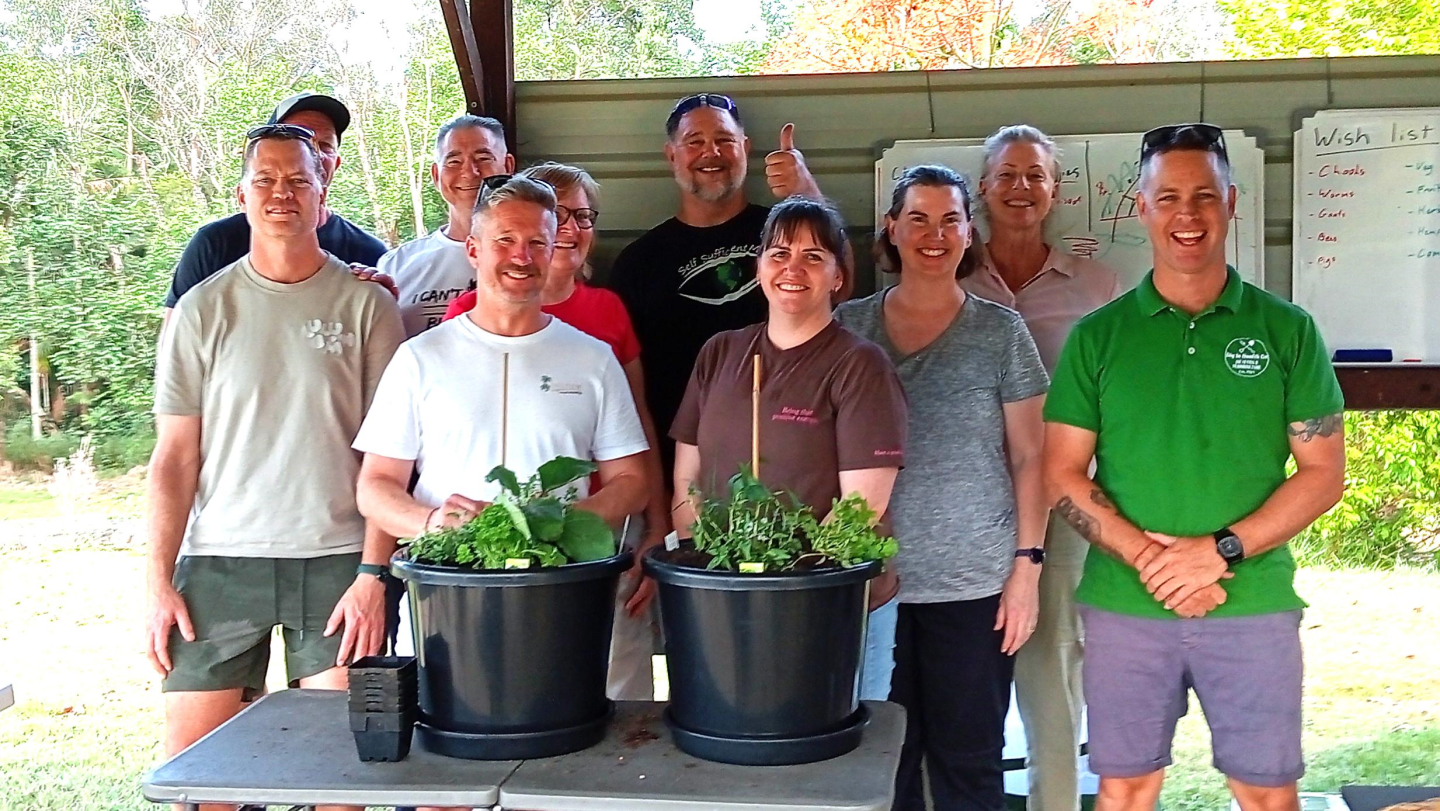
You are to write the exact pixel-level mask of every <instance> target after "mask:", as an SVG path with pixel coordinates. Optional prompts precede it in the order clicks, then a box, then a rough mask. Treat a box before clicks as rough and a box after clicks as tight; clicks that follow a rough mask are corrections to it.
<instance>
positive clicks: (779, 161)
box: [765, 124, 820, 200]
mask: <svg viewBox="0 0 1440 811" xmlns="http://www.w3.org/2000/svg"><path fill="white" fill-rule="evenodd" d="M765 181H766V182H767V183H769V184H770V191H771V192H772V193H773V194H774V195H775V197H776V198H777V199H780V200H784V199H785V198H786V197H789V196H791V195H794V194H799V195H802V196H805V197H813V198H815V199H819V198H820V186H819V184H817V183H816V182H815V178H814V176H813V175H811V174H810V168H809V167H807V166H806V165H805V156H804V155H803V154H801V153H800V150H798V149H796V148H795V125H794V124H786V125H785V126H784V127H782V128H781V129H780V148H779V149H778V150H776V151H774V152H771V153H770V154H769V155H766V156H765Z"/></svg>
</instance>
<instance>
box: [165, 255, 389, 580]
mask: <svg viewBox="0 0 1440 811" xmlns="http://www.w3.org/2000/svg"><path fill="white" fill-rule="evenodd" d="M404 339H405V334H404V332H403V330H402V329H401V326H400V314H399V312H398V311H397V309H396V307H395V300H394V299H393V298H391V296H390V294H389V293H388V292H386V291H385V289H384V288H383V287H381V286H380V285H378V284H371V283H370V282H362V281H360V280H358V279H356V278H355V277H354V276H353V275H352V274H351V273H350V270H349V268H348V267H347V266H346V265H345V263H343V262H341V261H340V260H338V259H336V258H335V257H333V256H331V257H329V259H328V261H327V262H326V264H325V266H324V267H322V268H320V270H319V271H318V272H316V273H315V275H313V276H311V277H310V278H308V279H306V280H304V281H301V282H295V283H293V284H283V283H281V282H275V281H271V280H270V279H267V278H265V277H264V276H261V275H260V274H259V273H257V272H256V271H255V268H254V267H253V266H252V265H251V264H250V258H249V256H246V257H245V258H243V259H241V260H240V261H238V262H236V263H235V264H233V265H230V266H229V267H226V268H225V269H224V270H221V271H220V272H218V273H216V274H215V275H214V276H211V277H210V278H208V279H206V280H205V281H203V282H201V283H200V284H197V285H195V287H193V288H191V289H190V291H189V292H188V293H186V294H185V295H183V296H181V297H180V300H179V301H178V302H177V303H176V305H175V312H174V313H173V314H172V315H171V317H170V323H169V325H168V326H167V327H166V329H165V334H164V337H163V339H162V340H161V344H160V353H159V363H158V365H157V368H156V373H155V413H156V414H171V415H177V416H190V417H199V418H200V477H199V482H198V485H197V489H196V491H195V504H194V507H193V509H192V512H191V516H190V523H189V525H188V526H187V527H186V530H185V540H184V544H183V546H182V548H181V554H183V555H217V556H224V557H262V558H312V557H321V556H324V555H338V554H342V553H348V552H358V551H360V549H361V547H362V546H363V545H364V534H365V519H364V518H363V517H361V515H360V510H359V509H358V508H357V507H356V505H355V483H356V479H357V478H358V477H359V474H360V458H359V456H358V455H357V454H356V453H355V452H354V451H353V450H351V449H350V443H351V442H352V441H353V440H354V439H355V433H356V432H357V431H359V430H360V423H361V421H362V420H363V419H364V418H365V409H366V408H367V407H368V406H369V405H370V400H371V398H372V397H373V396H374V393H375V390H376V387H377V386H378V385H379V382H380V379H381V374H382V372H384V370H385V365H386V363H388V362H389V360H390V356H391V355H392V354H394V352H395V347H397V346H398V345H399V344H400V342H401V341H402V340H404Z"/></svg>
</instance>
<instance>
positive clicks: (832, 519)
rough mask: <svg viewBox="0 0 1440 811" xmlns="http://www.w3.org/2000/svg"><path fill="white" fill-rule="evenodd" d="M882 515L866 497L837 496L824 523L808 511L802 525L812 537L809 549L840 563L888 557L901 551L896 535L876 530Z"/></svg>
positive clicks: (853, 562) (806, 534) (802, 528)
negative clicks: (886, 534) (841, 497)
mask: <svg viewBox="0 0 1440 811" xmlns="http://www.w3.org/2000/svg"><path fill="white" fill-rule="evenodd" d="M879 520H880V516H878V515H876V514H875V511H874V510H872V509H871V508H870V505H869V504H867V503H866V502H865V500H864V499H862V498H859V497H857V496H853V495H852V496H849V497H847V498H843V499H837V500H836V501H835V503H834V505H833V506H832V507H831V509H830V515H829V516H827V517H826V520H825V521H824V522H820V521H816V520H815V516H813V515H811V514H809V513H807V514H806V515H805V517H804V520H803V523H802V525H801V530H802V531H803V532H804V533H805V537H806V538H808V539H809V540H810V551H812V552H814V553H816V554H818V555H824V556H825V557H826V558H828V559H830V560H833V561H835V562H836V563H839V564H840V565H841V566H854V565H856V564H858V563H865V562H867V561H871V560H889V559H890V558H893V557H895V555H896V553H897V552H899V551H900V546H899V544H897V543H896V542H895V539H894V538H889V537H886V536H883V535H880V534H879V533H877V532H875V529H874V527H875V523H876V522H877V521H879Z"/></svg>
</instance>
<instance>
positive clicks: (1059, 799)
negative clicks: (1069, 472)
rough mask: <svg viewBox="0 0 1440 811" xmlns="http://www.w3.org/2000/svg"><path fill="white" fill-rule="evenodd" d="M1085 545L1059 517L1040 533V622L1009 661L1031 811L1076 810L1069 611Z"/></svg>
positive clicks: (1081, 638)
mask: <svg viewBox="0 0 1440 811" xmlns="http://www.w3.org/2000/svg"><path fill="white" fill-rule="evenodd" d="M1089 548H1090V544H1089V543H1088V542H1087V541H1086V540H1085V539H1084V538H1082V537H1080V536H1079V535H1078V534H1077V533H1076V532H1075V530H1074V529H1071V528H1070V526H1069V525H1068V524H1066V523H1065V522H1064V521H1063V520H1061V519H1060V518H1059V517H1058V516H1055V515H1051V516H1050V526H1049V528H1048V529H1047V530H1046V533H1045V567H1044V568H1043V569H1042V570H1041V573H1040V621H1039V623H1038V624H1037V625H1036V627H1035V634H1034V635H1033V636H1031V637H1030V641H1028V642H1026V643H1025V645H1024V647H1022V648H1021V649H1020V652H1019V653H1018V654H1017V655H1016V657H1015V695H1016V699H1017V701H1018V702H1019V705H1020V719H1021V720H1022V721H1024V723H1025V739H1026V740H1027V741H1028V742H1029V749H1030V754H1029V775H1030V798H1029V805H1028V807H1029V810H1030V811H1079V808H1080V789H1079V767H1078V763H1077V760H1078V757H1077V756H1078V754H1079V737H1080V734H1079V733H1080V711H1081V709H1082V708H1083V707H1084V706H1085V700H1084V697H1083V695H1082V692H1081V678H1080V674H1081V670H1080V668H1081V656H1082V653H1083V652H1084V648H1085V633H1084V630H1083V629H1082V627H1081V624H1080V618H1079V615H1078V614H1077V613H1076V611H1075V587H1076V586H1077V585H1079V583H1080V574H1081V570H1082V569H1083V568H1084V563H1085V554H1086V552H1087V551H1089Z"/></svg>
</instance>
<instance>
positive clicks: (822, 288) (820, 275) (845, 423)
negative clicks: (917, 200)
mask: <svg viewBox="0 0 1440 811" xmlns="http://www.w3.org/2000/svg"><path fill="white" fill-rule="evenodd" d="M846 257H847V252H846V240H845V230H844V224H843V223H842V221H841V220H840V215H839V214H838V213H837V212H836V211H835V210H834V209H833V208H831V207H830V206H828V205H826V204H824V203H821V202H817V201H815V200H810V199H807V198H802V197H791V198H789V199H788V200H785V201H784V202H782V203H780V204H779V205H777V206H775V208H773V209H771V211H770V216H769V218H768V219H767V220H766V221H765V230H764V233H763V234H762V236H761V240H760V258H759V261H758V272H757V276H758V278H759V281H760V288H761V290H762V291H763V292H764V294H765V299H766V301H767V302H768V307H769V317H768V319H767V320H766V321H765V322H764V323H761V324H756V325H755V326H753V327H746V328H744V329H739V330H733V331H730V332H722V333H720V334H718V335H716V336H715V337H713V338H711V339H710V340H709V342H707V343H706V344H705V347H704V348H703V349H702V350H701V351H700V357H699V358H698V359H697V360H696V362H695V369H694V371H693V372H692V373H691V375H690V384H689V386H688V388H687V389H686V391H685V398H684V400H683V401H682V402H681V405H680V411H679V413H678V414H677V415H676V417H675V422H674V424H673V426H672V427H671V428H670V436H671V437H673V438H674V439H675V442H676V446H675V502H674V511H673V514H672V518H673V519H674V522H675V528H676V530H677V531H678V532H679V533H680V535H681V536H682V537H683V536H686V535H688V534H689V533H688V531H689V528H690V526H691V525H692V524H693V523H694V521H695V509H694V502H693V501H692V500H691V494H692V491H693V492H694V493H696V494H698V495H702V496H713V495H720V494H723V493H724V492H725V486H726V483H727V482H728V481H729V479H730V477H731V476H733V475H735V473H736V472H738V471H739V470H740V468H741V466H743V465H747V464H749V462H750V450H751V393H752V386H753V383H754V374H755V363H756V358H759V364H760V376H761V381H760V428H759V431H760V434H759V445H760V471H759V473H760V480H761V481H762V482H764V483H765V485H766V486H767V487H769V488H771V489H772V490H784V491H788V492H790V493H792V494H793V495H794V496H795V498H796V499H797V500H798V501H799V503H800V504H802V505H808V506H809V507H810V508H811V509H812V510H813V511H814V513H815V515H816V516H817V517H819V518H822V519H823V518H824V517H825V516H826V515H828V514H829V513H830V508H831V506H832V505H833V504H834V502H835V500H836V499H839V498H842V497H845V496H849V495H851V494H859V495H860V496H861V497H862V498H864V499H865V501H866V502H867V503H868V504H869V506H870V508H871V509H873V510H874V511H875V513H876V515H878V516H882V518H881V521H882V522H884V521H885V520H886V519H885V518H884V517H883V516H885V515H886V511H887V506H888V504H889V502H890V491H891V488H892V487H893V486H894V484H895V476H896V474H897V473H898V472H899V470H900V467H901V465H902V464H903V463H904V448H905V432H906V407H905V394H904V392H903V390H902V389H901V386H900V381H899V379H898V378H897V377H896V376H895V370H894V368H893V367H891V365H890V361H889V360H887V359H886V357H885V353H884V352H882V351H881V350H880V348H879V347H877V346H875V345H874V344H872V343H870V342H869V341H866V340H862V339H860V338H857V337H855V336H854V335H853V334H851V333H849V332H847V331H845V330H843V329H841V328H840V326H839V325H838V324H836V323H835V321H834V319H833V318H832V317H831V307H832V305H833V302H834V301H836V300H837V299H839V298H841V297H843V296H844V295H845V294H846V293H847V292H848V291H849V287H850V283H851V276H852V275H853V272H852V269H851V267H850V264H849V262H848V260H847V258H846ZM896 588H897V584H896V580H895V575H894V573H893V572H891V571H888V570H887V571H886V572H885V573H884V574H882V575H881V576H880V577H879V578H877V579H876V580H875V581H873V582H872V583H871V587H870V606H871V607H872V608H874V607H875V606H879V605H883V604H884V603H886V602H888V601H889V600H890V599H891V598H892V597H893V596H894V594H895V591H896ZM866 647H867V652H868V650H869V649H870V648H871V647H872V646H871V645H869V644H868V640H867V646H866ZM887 654H888V651H887ZM867 659H868V656H867ZM863 667H864V670H862V681H865V680H866V675H865V674H866V672H867V671H869V669H870V665H869V662H868V661H867V662H866V663H865V665H864V666H863ZM887 674H888V671H887ZM860 695H861V698H864V699H878V700H883V699H884V698H885V697H886V696H885V693H884V692H878V691H874V690H868V689H866V686H865V685H864V684H862V689H861V693H860Z"/></svg>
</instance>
